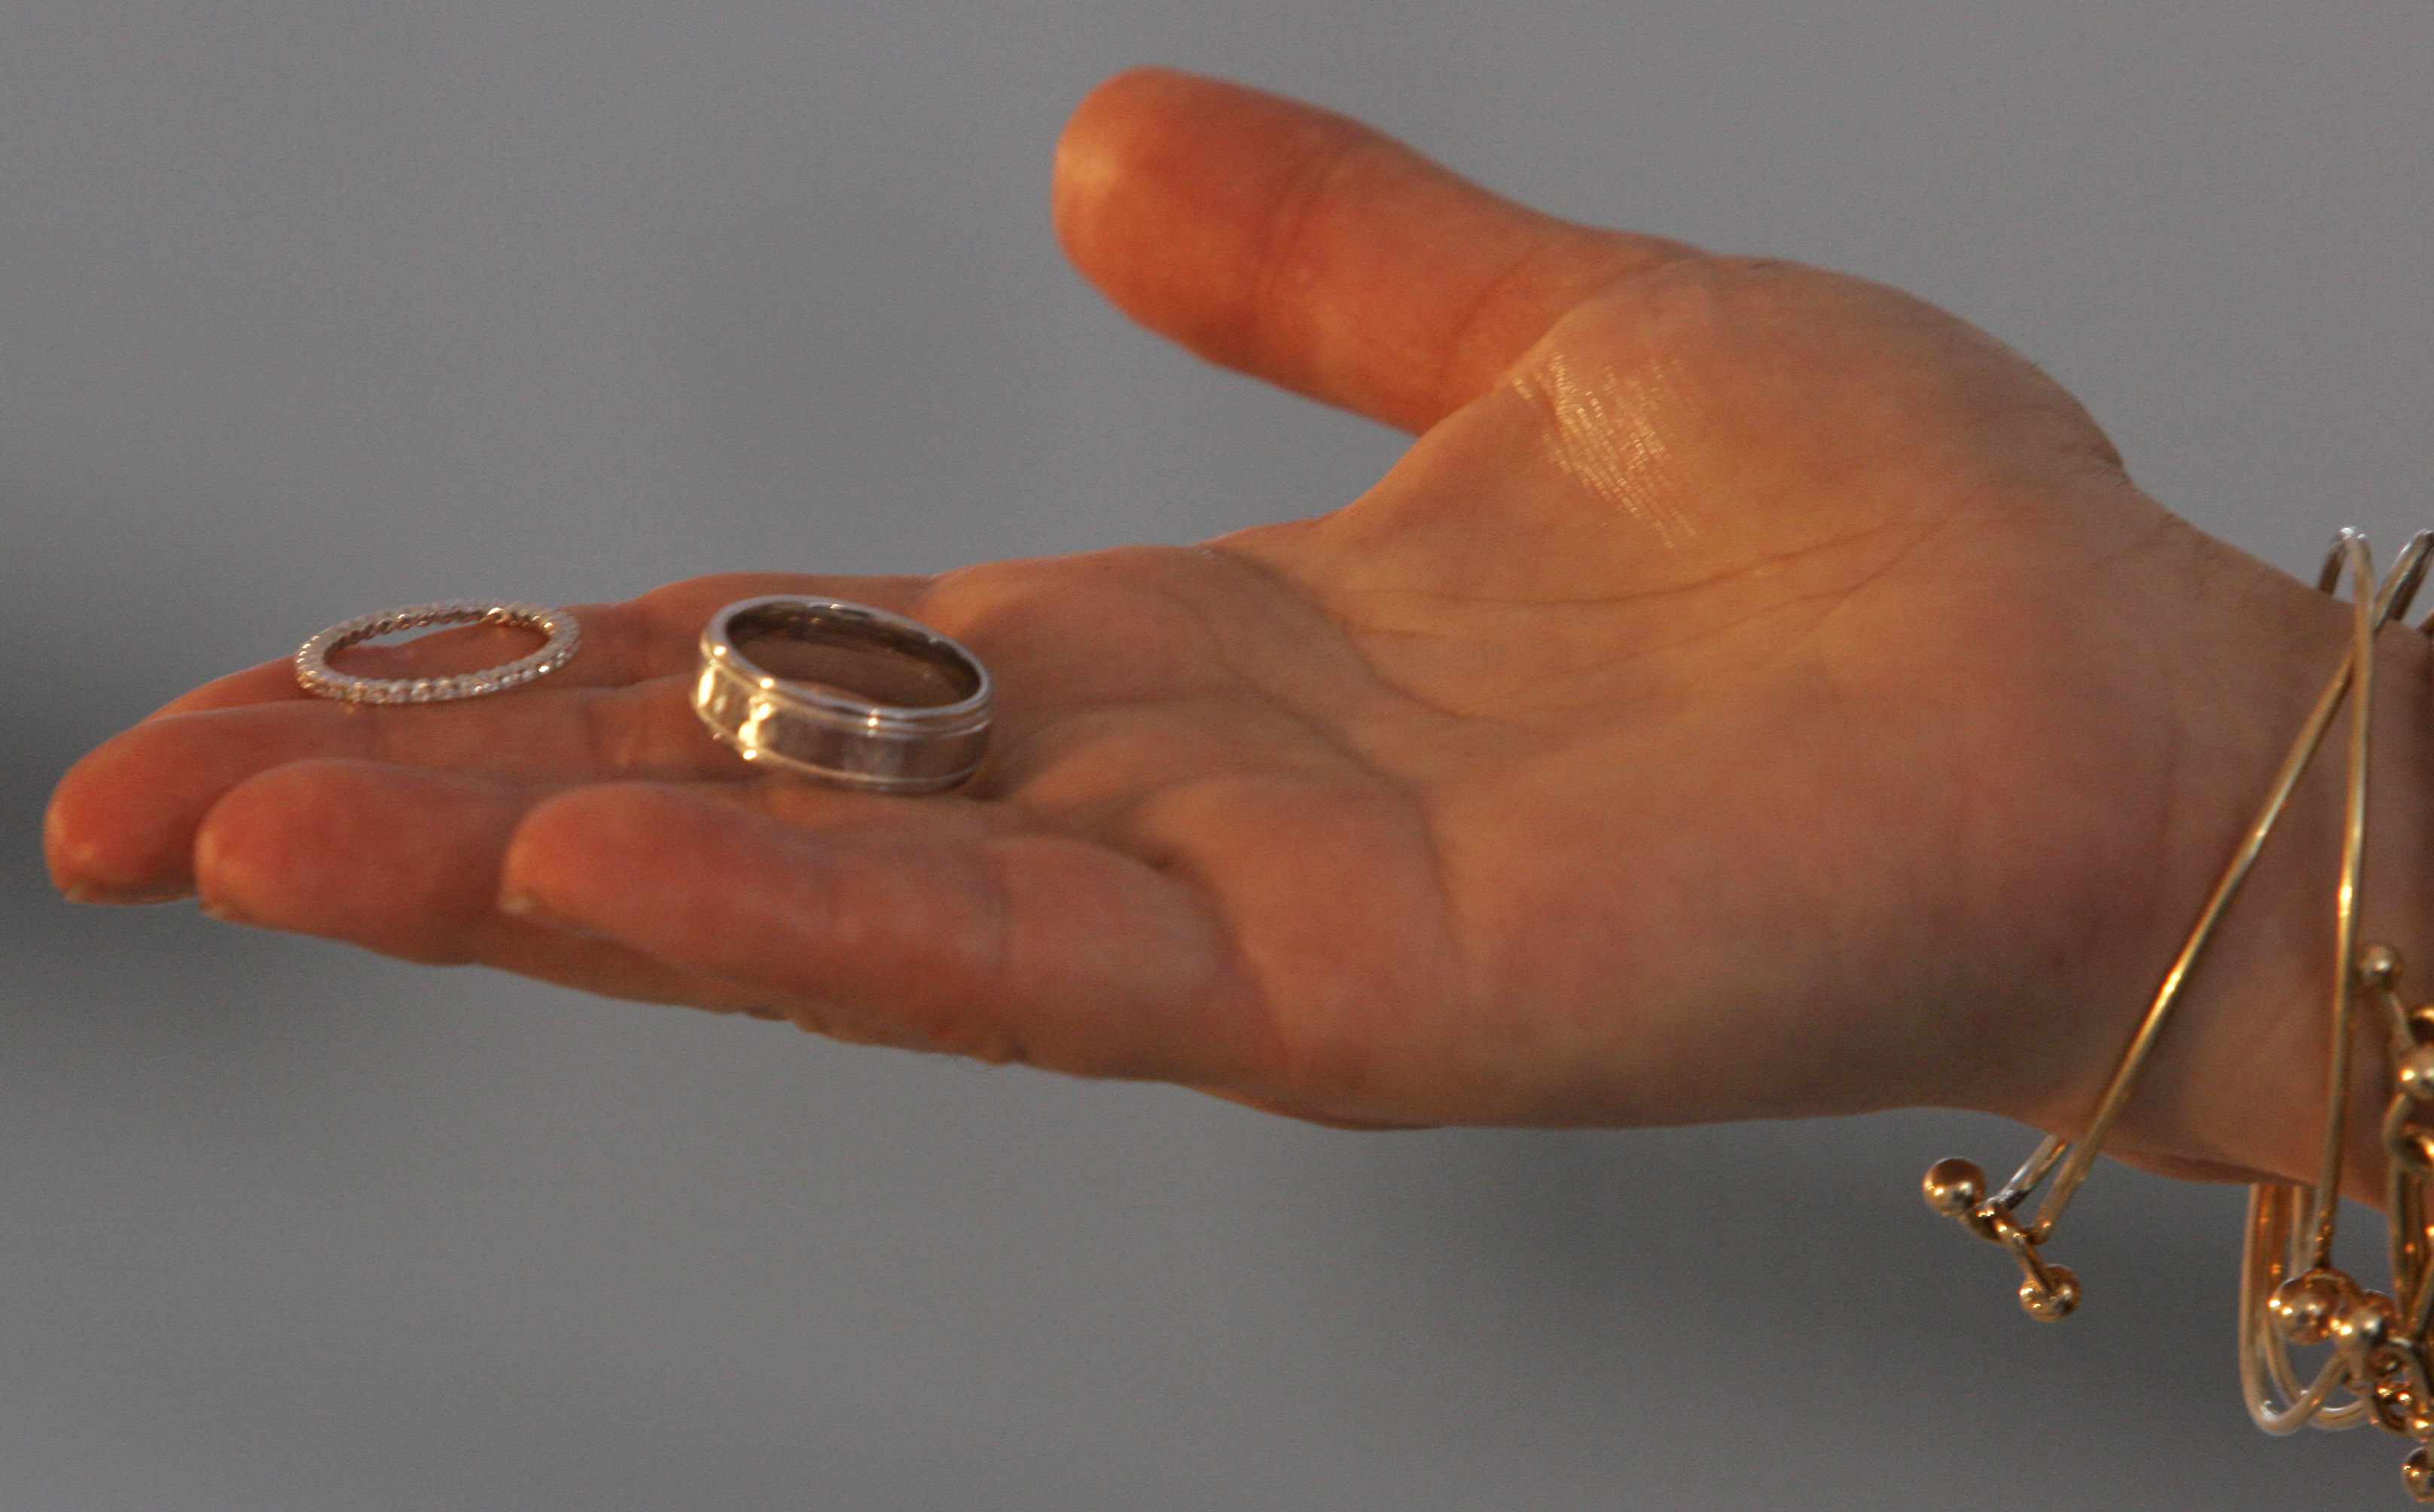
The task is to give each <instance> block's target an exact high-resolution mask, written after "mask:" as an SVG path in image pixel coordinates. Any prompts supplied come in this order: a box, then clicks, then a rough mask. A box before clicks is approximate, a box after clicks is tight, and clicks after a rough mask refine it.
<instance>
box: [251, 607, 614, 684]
mask: <svg viewBox="0 0 2434 1512" xmlns="http://www.w3.org/2000/svg"><path fill="white" fill-rule="evenodd" d="M428 625H513V626H519V627H523V628H524V629H528V630H538V631H540V633H541V635H542V636H543V637H545V639H544V640H543V641H542V643H541V645H540V649H539V650H537V651H534V652H533V653H532V654H531V655H529V656H521V657H518V658H516V659H515V660H514V661H512V662H504V663H502V664H500V665H498V666H494V667H485V668H484V669H482V670H481V671H479V672H462V673H458V674H457V675H456V676H454V677H447V678H359V677H356V676H355V675H353V674H352V673H348V672H340V671H338V670H337V669H336V668H335V667H333V666H331V665H330V658H331V657H332V656H334V655H335V654H336V653H338V652H340V651H343V650H345V649H346V648H347V647H348V646H351V645H353V644H356V643H357V642H359V641H369V640H371V639H373V638H374V637H376V636H382V635H393V634H395V633H396V632H398V631H400V630H419V629H421V628H422V627H425V626H428ZM582 647H583V627H582V626H581V625H580V624H578V623H576V621H575V618H574V615H573V614H572V613H570V612H568V611H567V610H562V609H545V608H543V607H542V606H540V605H539V604H503V603H495V602H493V601H491V600H489V599H479V598H459V599H452V600H450V601H449V602H447V603H444V604H413V605H409V606H407V607H406V608H404V609H391V610H381V611H380V612H378V613H376V614H358V615H356V616H355V617H354V618H353V619H351V620H347V621H344V622H343V623H340V624H337V625H333V626H331V627H329V628H328V629H326V630H323V631H322V632H321V633H320V634H318V635H316V636H314V637H313V638H312V639H311V640H309V641H307V642H305V643H304V644H302V645H300V646H299V647H297V648H296V656H295V665H296V684H297V686H299V687H300V688H302V689H303V690H304V691H305V692H306V693H309V694H312V695H314V696H316V697H320V698H335V699H337V700H338V701H339V702H341V703H445V702H447V701H449V700H450V699H454V698H478V697H481V696H483V695H485V694H491V693H504V692H506V690H507V689H509V688H520V687H522V686H523V685H524V684H525V683H527V682H530V681H532V680H534V679H537V678H545V677H547V676H549V675H550V674H551V673H553V672H555V671H557V669H558V668H560V667H562V666H564V665H566V664H567V663H568V662H572V661H574V653H575V652H576V651H578V650H580V649H582Z"/></svg>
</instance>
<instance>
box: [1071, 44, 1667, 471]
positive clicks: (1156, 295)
mask: <svg viewBox="0 0 2434 1512" xmlns="http://www.w3.org/2000/svg"><path fill="white" fill-rule="evenodd" d="M1054 210H1055V218H1056V232H1057V236H1058V238H1059V239H1060V240H1061V241H1062V242H1063V243H1064V246H1065V249H1066V252H1067V254H1068V255H1069V256H1071V258H1072V259H1073V262H1074V263H1075V265H1076V266H1079V267H1080V268H1081V270H1082V272H1083V274H1084V275H1085V276H1086V277H1088V279H1089V280H1090V281H1091V283H1095V284H1097V285H1098V287H1099V289H1100V290H1101V291H1102V292H1103V293H1105V294H1106V296H1107V298H1108V299H1110V300H1112V301H1114V302H1115V303H1116V305H1117V306H1118V307H1119V308H1120V309H1122V310H1123V311H1124V313H1126V314H1127V315H1130V316H1131V317H1132V318H1135V319H1137V320H1139V321H1140V322H1141V323H1142V324H1143V325H1146V326H1148V327H1149V328H1150V329H1151V330H1153V331H1156V332H1157V333H1159V334H1160V335H1165V336H1168V337H1171V338H1172V339H1174V340H1175V341H1178V342H1180V343H1181V344H1182V345H1184V346H1185V347H1187V348H1189V349H1190V350H1191V351H1192V352H1197V353H1198V354H1200V355H1201V356H1203V357H1206V358H1208V359H1209V360H1210V361H1212V362H1217V363H1221V364H1223V365H1225V366H1226V367H1228V368H1233V369H1238V370H1240V371H1243V372H1245V373H1249V374H1251V375H1252V376H1254V377H1257V378H1263V379H1266V380H1267V381H1268V382H1270V383H1273V384H1277V385H1279V386H1281V387H1286V388H1290V389H1293V390H1294V391H1295V392H1297V393H1303V394H1308V395H1310V396H1311V398H1313V399H1319V400H1324V401H1326V402H1327V403H1328V404H1337V405H1341V406H1342V407H1344V408H1346V409H1349V410H1352V411H1354V412H1356V413H1358V414H1362V415H1366V416H1368V417H1369V418H1371V419H1373V420H1377V421H1384V422H1385V423H1387V424H1390V425H1397V426H1401V427H1402V428H1404V429H1406V430H1413V431H1417V430H1424V429H1426V428H1427V427H1429V426H1430V425H1432V424H1434V423H1435V422H1436V421H1438V420H1439V419H1440V418H1442V417H1443V416H1445V415H1446V414H1448V412H1450V411H1452V410H1453V409H1455V408H1458V407H1459V406H1461V405H1462V404H1465V403H1466V402H1468V401H1469V400H1471V399H1473V398H1475V397H1477V396H1478V395H1479V394H1480V393H1482V392H1483V391H1484V390H1485V389H1486V388H1487V387H1489V386H1490V385H1492V384H1493V383H1494V382H1495V381H1496V379H1497V377H1498V376H1499V375H1500V373H1502V372H1503V371H1504V369H1506V368H1507V367H1509V366H1511V365H1512V363H1513V362H1514V361H1515V360H1516V359H1517V358H1518V357H1519V356H1520V355H1521V353H1522V352H1526V351H1527V350H1529V348H1530V347H1531V345H1532V344H1533V343H1534V342H1535V341H1536V340H1537V339H1538V337H1539V336H1541V335H1544V334H1545V332H1546V330H1547V328H1548V327H1549V326H1550V325H1551V324H1552V323H1553V322H1554V320H1555V319H1556V318H1557V317H1559V316H1561V315H1562V314H1563V313H1564V312H1565V311H1567V310H1568V309H1570V308H1571V307H1572V306H1573V305H1575V304H1577V303H1579V302H1580V301H1582V300H1583V299H1585V298H1586V297H1587V296H1588V295H1589V294H1590V293H1591V292H1592V291H1594V290H1596V289H1598V288H1600V287H1601V286H1603V285H1604V284H1607V283H1612V282H1614V281H1615V280H1617V279H1620V278H1623V277H1626V276H1629V275H1631V274H1633V273H1637V272H1641V271H1645V270H1646V269H1648V268H1651V267H1654V266H1658V265H1659V264H1662V263H1666V262H1670V261H1672V260H1674V259H1676V258H1680V257H1685V256H1688V255H1690V254H1691V252H1692V249H1690V248H1688V247H1686V246H1683V245H1682V244H1680V243H1678V242H1669V241H1664V240H1660V239H1658V238H1656V237H1652V236H1635V235H1630V234H1627V233H1623V232H1604V231H1597V230H1593V229H1591V228H1588V227H1585V226H1576V225H1573V224H1572V223H1570V222H1568V221H1563V220H1557V219H1555V218H1553V217H1551V216H1548V215H1538V214H1537V213H1535V212H1534V211H1530V210H1525V209H1523V208H1522V207H1521V206H1519V205H1516V204H1514V203H1512V202H1511V201H1510V200H1506V199H1502V198H1498V197H1497V196H1495V195H1492V194H1489V193H1488V192H1487V191H1485V190H1483V189H1482V188H1480V187H1478V186H1477V185H1476V184H1473V183H1470V182H1468V181H1467V180H1463V179H1460V178H1458V177H1456V176H1455V175H1453V174H1452V173H1449V172H1448V171H1447V170H1446V169H1444V168H1442V167H1439V166H1438V165H1437V164H1435V163H1431V162H1430V161H1428V160H1427V159H1426V158H1423V157H1421V156H1419V155H1418V154H1417V153H1414V152H1413V151H1412V150H1411V149H1410V148H1408V147H1406V146H1402V145H1401V144H1400V143H1398V142H1396V141H1394V140H1393V139H1391V138H1389V137H1385V136H1382V135H1380V134H1379V133H1378V132H1376V131H1373V130H1371V129H1368V128H1367V127H1364V126H1363V125H1361V124H1360V123H1359V122H1357V121H1351V120H1347V119H1346V118H1345V117H1343V116H1340V115H1335V114H1331V113H1329V112H1325V111H1320V110H1315V109H1313V108H1311V107H1310V106H1307V105H1302V104H1298V103H1296V102H1294V101H1292V100H1288V99H1283V98H1280V97H1278V96H1277V95H1274V94H1261V93H1260V92H1258V91H1256V90H1249V89H1243V88H1242V87H1240V86H1237V85H1233V84H1226V83H1220V82H1218V81H1217V80H1215V79H1208V78H1199V77H1193V76H1191V75H1188V74H1176V73H1171V72H1167V71H1165V70H1162V69H1140V70H1136V71H1134V72H1131V73H1127V74H1122V75H1119V76H1117V77H1114V78H1112V79H1109V80H1108V81H1106V83H1104V84H1101V85H1100V86H1099V87H1098V88H1097V89H1096V90H1094V91H1092V92H1091V94H1089V96H1088V98H1087V99H1085V100H1083V102H1082V104H1081V106H1080V107H1079V108H1078V109H1077V110H1076V111H1075V112H1073V117H1072V119H1071V121H1070V122H1068V123H1067V125H1066V128H1065V133H1064V136H1063V138H1062V140H1060V141H1059V142H1058V144H1057V148H1056V180H1055V188H1054Z"/></svg>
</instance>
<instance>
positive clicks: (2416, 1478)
mask: <svg viewBox="0 0 2434 1512" xmlns="http://www.w3.org/2000/svg"><path fill="white" fill-rule="evenodd" d="M2400 1484H2401V1485H2403V1486H2408V1494H2409V1496H2410V1497H2411V1498H2413V1499H2414V1500H2416V1501H2419V1502H2434V1454H2428V1453H2427V1452H2425V1451H2424V1450H2422V1449H2421V1450H2418V1451H2416V1452H2413V1453H2411V1454H2410V1455H2409V1456H2408V1463H2407V1464H2405V1465H2403V1466H2401V1467H2400Z"/></svg>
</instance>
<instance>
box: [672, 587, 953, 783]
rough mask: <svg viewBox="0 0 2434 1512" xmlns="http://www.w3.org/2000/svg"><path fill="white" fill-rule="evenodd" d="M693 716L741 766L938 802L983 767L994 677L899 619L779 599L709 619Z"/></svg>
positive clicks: (822, 602)
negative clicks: (927, 796)
mask: <svg viewBox="0 0 2434 1512" xmlns="http://www.w3.org/2000/svg"><path fill="white" fill-rule="evenodd" d="M693 708H694V713H696V714H699V715H700V716H701V722H702V723H703V724H704V725H705V726H707V727H709V730H710V732H711V734H713V735H715V736H717V737H718V739H719V740H720V741H722V742H723V743H725V744H726V745H728V747H732V748H733V749H734V750H735V751H736V752H737V753H738V754H740V755H742V756H743V758H744V759H745V760H746V761H748V762H754V763H758V764H762V765H768V766H772V767H777V768H780V769H782V770H785V771H790V772H794V773H797V774H798V775H801V776H804V777H811V778H815V779H817V780H818V781H820V782H830V783H833V784H835V785H837V786H840V787H852V788H860V789H863V790H865V791H867V792H875V793H936V792H941V791H944V790H945V789H947V788H951V787H953V786H954V785H955V784H956V783H958V782H962V781H964V780H965V779H966V778H968V777H969V776H971V775H972V772H973V769H974V768H976V767H978V766H979V765H980V764H981V755H982V753H983V751H984V750H986V748H987V746H988V726H989V675H988V669H987V668H986V667H984V666H982V665H981V663H980V659H979V658H977V657H975V656H973V655H972V654H971V653H970V652H969V651H967V650H965V649H964V648H963V647H962V646H960V645H957V644H955V643H954V642H952V641H951V640H949V639H947V638H946V637H945V636H943V635H940V634H939V633H938V632H937V631H935V630H934V629H931V628H930V627H927V626H925V625H920V624H917V623H916V622H914V621H912V620H908V619H906V618H904V617H903V616H902V615H900V614H890V613H889V612H887V611H886V610H883V609H872V608H870V607H869V606H868V605H866V604H849V603H847V602H846V601H845V600H843V599H836V598H804V597H797V596H795V595H791V594H778V595H775V596H772V597H767V598H747V599H745V600H743V601H742V602H740V603H734V604H729V605H728V606H727V607H726V608H725V609H723V610H719V611H718V612H717V613H715V614H713V615H711V618H710V623H709V624H708V625H706V626H704V627H702V632H701V670H700V675H699V676H698V677H697V678H696V679H694V690H693Z"/></svg>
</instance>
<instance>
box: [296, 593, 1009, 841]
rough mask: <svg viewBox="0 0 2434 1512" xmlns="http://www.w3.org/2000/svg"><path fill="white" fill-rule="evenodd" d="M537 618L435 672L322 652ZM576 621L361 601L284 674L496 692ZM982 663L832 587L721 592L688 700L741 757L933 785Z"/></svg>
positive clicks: (306, 682)
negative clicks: (388, 673) (347, 663)
mask: <svg viewBox="0 0 2434 1512" xmlns="http://www.w3.org/2000/svg"><path fill="white" fill-rule="evenodd" d="M473 624H485V625H508V626H517V627H523V628H526V629H531V630H536V631H539V632H540V634H541V636H542V637H543V638H544V640H543V644H541V646H540V649H538V650H536V651H534V652H532V653H531V654H530V655H528V656H523V657H520V658H518V659H517V660H515V661H513V662H506V663H504V664H502V665H499V666H495V667H490V668H488V669H485V670H483V671H479V672H468V673H462V674H459V675H457V676H454V677H446V678H411V679H406V678H363V677H356V676H353V675H351V674H349V673H345V672H340V671H338V670H336V669H334V668H333V667H332V666H331V665H330V658H331V656H332V655H334V653H336V652H338V651H340V650H343V649H345V648H346V647H348V646H350V645H353V644H357V643H358V642H362V641H368V640H371V639H373V638H374V637H377V636H382V635H389V634H393V633H395V632H397V631H400V630H409V629H420V628H422V627H426V626H437V625H473ZM581 644H582V628H581V627H580V626H579V625H578V624H577V623H576V621H575V618H574V615H573V614H572V613H570V612H568V611H567V610H562V609H543V608H540V606H538V605H533V604H502V603H489V602H486V601H476V600H458V601H455V602H454V603H447V604H419V605H416V606H413V607H412V608H409V609H401V610H387V611H386V612H383V613H379V614H366V615H362V616H359V617H358V618H355V619H351V620H348V621H347V622H345V623H344V624H342V625H334V626H332V627H330V628H328V629H326V630H323V631H322V632H321V633H320V634H318V635H316V636H315V637H313V638H312V639H311V640H309V641H307V642H305V643H304V644H303V645H302V646H301V647H300V648H299V649H298V651H297V652H296V657H295V666H296V680H297V682H298V683H299V684H300V686H301V687H302V688H303V689H304V691H306V692H307V693H311V694H314V695H317V696H320V697H324V698H335V699H339V700H341V701H343V702H348V703H436V702H442V701H445V700H449V699H454V698H472V697H478V696H482V695H484V694H490V693H502V692H505V691H506V690H507V689H509V688H514V687H520V686H522V685H523V684H524V683H527V682H531V681H534V680H536V679H540V678H544V677H547V676H548V675H549V674H551V673H553V672H556V671H557V670H558V669H559V668H560V667H563V666H565V665H566V664H567V663H568V662H571V661H573V660H574V653H575V651H576V650H577V649H578V648H579V647H580V646H581ZM989 701H990V687H989V675H988V669H987V668H986V667H984V666H983V665H981V662H980V659H979V658H978V657H975V656H973V655H972V654H971V653H970V652H969V651H967V650H966V649H964V648H963V647H962V646H960V645H958V644H955V643H954V642H953V641H951V640H949V639H948V638H947V637H945V636H943V635H940V634H939V633H938V632H937V631H935V630H933V629H931V628H929V627H927V626H924V625H921V624H918V623H917V622H915V621H913V620H909V619H906V618H905V617H904V616H902V615H900V614H891V613H889V612H887V611H886V610H881V609H872V608H871V607H869V606H868V605H866V604H852V603H848V602H846V601H845V600H843V599H836V598H813V597H802V596H797V595H793V594H774V595H771V596H768V597H763V598H747V599H745V600H743V601H741V602H740V603H734V604H729V605H728V606H727V607H726V608H725V609H722V610H719V611H718V612H717V613H715V614H713V615H711V618H710V623H709V624H708V625H706V626H704V627H702V632H701V646H700V659H699V671H698V673H697V675H696V676H695V678H694V687H693V708H694V713H695V714H696V715H698V716H699V717H700V719H701V722H702V724H703V725H704V726H705V727H706V728H707V729H708V730H710V732H711V735H712V736H714V737H715V738H717V739H718V740H719V741H720V742H721V743H722V744H724V745H726V746H728V747H730V748H732V749H733V750H734V751H736V752H737V753H738V754H739V755H741V756H742V757H743V758H744V759H745V760H746V761H748V762H752V763H755V764H758V765H766V766H771V767H775V768H778V769H780V770H784V771H790V772H794V773H796V774H797V775H799V776H804V777H810V778H814V779H815V780H817V781H820V782H829V783H832V784H835V785H837V786H842V787H851V788H859V789H862V790H865V791H867V792H878V793H936V792H943V791H944V790H946V789H948V788H951V787H953V786H955V785H956V784H957V783H959V782H963V781H964V780H965V779H966V778H968V777H969V776H971V774H972V772H973V770H974V769H975V768H977V767H978V766H979V765H980V763H981V757H982V755H983V753H984V752H985V751H986V748H987V746H988V727H989Z"/></svg>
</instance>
